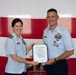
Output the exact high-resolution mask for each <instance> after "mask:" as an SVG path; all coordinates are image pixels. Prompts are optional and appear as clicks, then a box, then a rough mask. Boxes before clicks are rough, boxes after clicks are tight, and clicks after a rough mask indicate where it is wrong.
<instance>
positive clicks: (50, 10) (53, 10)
mask: <svg viewBox="0 0 76 75" xmlns="http://www.w3.org/2000/svg"><path fill="white" fill-rule="evenodd" d="M48 12H56V13H58V12H57V10H56V9H54V8H51V9H49V10H48V11H47V13H48Z"/></svg>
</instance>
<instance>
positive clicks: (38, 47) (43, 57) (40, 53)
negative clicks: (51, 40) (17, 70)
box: [33, 44, 47, 63]
mask: <svg viewBox="0 0 76 75" xmlns="http://www.w3.org/2000/svg"><path fill="white" fill-rule="evenodd" d="M33 60H34V61H36V62H39V63H42V62H46V61H47V46H46V45H45V44H35V45H33Z"/></svg>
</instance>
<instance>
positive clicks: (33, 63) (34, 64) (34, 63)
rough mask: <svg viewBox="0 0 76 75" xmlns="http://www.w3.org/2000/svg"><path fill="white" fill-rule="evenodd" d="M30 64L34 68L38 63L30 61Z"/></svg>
mask: <svg viewBox="0 0 76 75" xmlns="http://www.w3.org/2000/svg"><path fill="white" fill-rule="evenodd" d="M30 64H31V65H33V66H36V65H38V64H39V63H38V62H35V61H31V62H30Z"/></svg>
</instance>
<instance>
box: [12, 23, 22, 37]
mask: <svg viewBox="0 0 76 75" xmlns="http://www.w3.org/2000/svg"><path fill="white" fill-rule="evenodd" d="M12 28H13V32H14V33H15V34H16V36H18V37H19V36H20V35H21V33H22V29H23V25H22V23H21V22H16V23H15V25H14V27H12Z"/></svg>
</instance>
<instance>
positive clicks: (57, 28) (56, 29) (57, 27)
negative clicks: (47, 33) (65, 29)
mask: <svg viewBox="0 0 76 75" xmlns="http://www.w3.org/2000/svg"><path fill="white" fill-rule="evenodd" d="M48 30H50V26H48ZM58 30H59V26H58V25H57V26H56V28H55V29H54V30H53V31H58Z"/></svg>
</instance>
